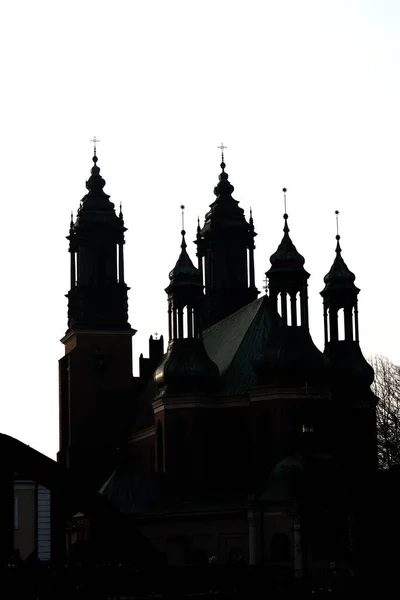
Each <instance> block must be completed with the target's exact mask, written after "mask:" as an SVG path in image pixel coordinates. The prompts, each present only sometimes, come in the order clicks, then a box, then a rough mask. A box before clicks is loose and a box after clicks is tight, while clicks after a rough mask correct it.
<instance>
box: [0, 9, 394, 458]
mask: <svg viewBox="0 0 400 600" xmlns="http://www.w3.org/2000/svg"><path fill="white" fill-rule="evenodd" d="M399 27H400V3H399V2H397V1H389V0H375V1H368V0H359V1H356V0H343V1H342V0H337V1H334V0H324V1H323V2H322V1H321V0H316V1H313V0H302V1H301V2H300V0H293V1H290V0H279V1H277V0H274V1H273V0H262V1H259V2H258V1H252V0H246V1H244V0H242V1H241V2H236V1H234V0H227V1H224V0H211V1H205V0H202V1H201V2H195V1H190V0H183V1H177V0H169V1H168V2H166V1H165V0H160V1H157V0H145V1H137V0H130V1H124V0H115V1H114V2H109V1H106V2H103V1H101V0H97V1H94V2H93V1H91V0H84V1H82V0H79V1H75V2H73V1H71V0H70V2H68V3H65V2H60V1H54V0H52V1H48V2H45V1H42V0H35V2H31V1H30V0H27V1H18V0H14V1H13V2H6V3H3V4H2V6H1V9H0V55H1V62H0V84H1V87H0V89H1V96H0V106H1V111H0V134H1V135H0V165H1V172H0V173H1V175H0V185H1V222H2V226H1V235H0V244H1V247H0V252H1V271H2V277H1V295H0V301H1V305H0V315H1V318H2V322H1V338H2V343H1V367H2V368H1V378H0V386H1V402H0V421H1V426H0V430H1V431H2V432H4V433H8V434H10V435H13V436H15V437H17V438H19V439H21V440H23V441H24V442H26V443H28V444H30V445H31V446H33V447H35V448H37V449H39V450H41V451H42V452H44V453H45V454H47V455H49V456H51V457H55V454H56V451H57V449H58V364H57V361H58V358H60V357H61V356H62V354H63V346H62V345H61V344H60V342H59V340H60V338H61V337H62V335H63V334H64V332H65V330H66V318H67V317H66V298H65V296H64V294H65V293H66V292H67V291H68V287H69V256H68V251H67V241H66V239H65V236H66V235H67V234H68V226H69V220H70V211H71V209H72V210H74V211H75V210H76V209H77V208H78V206H79V200H80V198H81V197H82V196H83V195H84V194H85V185H84V184H85V181H86V179H88V177H89V172H90V167H91V156H92V144H90V142H89V140H90V139H91V138H92V137H93V136H94V135H96V136H97V137H98V138H99V139H100V144H99V146H98V155H99V166H100V167H101V173H102V175H103V176H104V178H105V179H106V181H107V185H106V188H105V190H106V192H107V193H109V194H110V195H111V200H112V201H114V202H115V203H116V205H118V204H119V202H120V201H122V203H123V210H124V216H125V222H126V225H127V227H128V228H129V231H128V232H127V244H126V247H125V248H126V253H125V262H126V280H127V282H128V284H129V285H130V286H131V291H130V296H129V298H130V305H129V306H130V322H131V325H132V327H134V328H135V329H137V330H138V333H137V335H136V336H135V338H134V352H135V362H134V370H135V372H137V360H138V356H139V353H140V352H142V351H143V352H144V353H145V355H147V348H148V345H147V344H148V342H147V340H148V337H149V335H150V334H152V333H155V332H156V331H157V332H159V333H165V330H166V297H165V293H164V288H165V287H166V285H167V282H168V272H169V270H170V269H171V268H172V267H173V265H174V264H175V261H176V259H177V256H178V252H179V244H180V236H179V231H180V228H181V225H180V210H179V206H180V204H182V203H183V204H185V205H186V207H187V210H186V229H187V231H188V240H189V241H190V240H193V239H194V237H195V230H196V220H197V216H198V215H200V217H201V219H202V220H203V218H204V214H205V213H206V211H207V208H208V205H209V204H210V203H211V202H212V201H213V199H214V195H213V187H214V185H215V184H216V183H217V176H218V174H219V172H220V169H219V162H220V154H219V150H217V146H218V145H219V144H220V143H221V141H223V142H224V144H225V145H226V146H227V147H228V148H227V150H226V153H225V157H226V162H227V172H228V173H229V177H230V180H231V182H232V183H233V185H234V186H235V193H234V197H235V198H236V199H238V200H240V202H241V206H242V207H243V208H244V209H245V211H246V213H247V214H248V210H249V208H250V206H252V208H253V214H254V220H255V225H256V231H257V232H258V234H259V235H258V237H257V240H256V241H257V250H256V276H257V285H258V287H259V289H260V290H262V286H263V280H264V272H265V271H266V270H267V269H268V266H269V256H270V254H271V253H272V252H273V251H275V249H276V247H277V244H278V243H279V241H280V239H281V236H282V227H283V220H282V213H283V200H282V192H281V189H282V187H283V186H286V187H287V188H288V212H289V215H290V221H289V224H290V228H291V235H292V239H293V241H294V242H295V244H296V246H297V248H298V250H299V251H300V252H301V253H302V254H303V255H304V256H305V258H306V268H307V270H308V271H309V272H310V273H311V275H312V277H311V278H310V289H309V292H310V293H309V295H310V314H311V330H312V333H313V336H314V340H315V342H316V343H317V345H318V346H319V347H320V348H322V345H323V332H322V304H321V298H320V296H319V291H320V290H321V289H322V287H323V281H322V280H323V276H324V275H325V273H326V272H327V271H328V269H329V268H330V265H331V263H332V261H333V258H334V248H335V239H334V236H335V233H336V232H335V219H334V210H335V209H339V210H340V212H341V215H340V233H341V235H342V240H341V241H342V248H343V256H344V258H345V260H346V262H347V264H348V266H349V267H350V268H351V269H352V270H353V271H354V272H355V273H356V275H357V279H356V283H357V285H358V286H359V287H360V288H361V290H362V291H361V295H360V306H359V308H360V335H361V343H362V348H363V350H364V354H366V355H369V354H372V353H382V354H385V355H387V356H388V357H389V358H390V359H391V360H392V361H394V362H397V363H400V347H399V343H398V340H399V335H400V310H399V281H398V278H399V274H398V255H399V230H398V219H399V213H400V209H399V192H400V180H399V161H400V156H399V154H400V153H399V139H400V117H399V115H400V108H399V107H400V70H399V64H400V36H399V35H398V31H399ZM188 250H189V251H190V253H191V256H192V258H193V259H194V258H195V249H194V245H192V244H189V247H188Z"/></svg>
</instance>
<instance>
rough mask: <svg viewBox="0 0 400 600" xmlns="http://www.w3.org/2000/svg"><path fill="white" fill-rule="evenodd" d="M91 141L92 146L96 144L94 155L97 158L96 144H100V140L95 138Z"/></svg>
mask: <svg viewBox="0 0 400 600" xmlns="http://www.w3.org/2000/svg"><path fill="white" fill-rule="evenodd" d="M90 141H91V142H92V144H94V155H95V156H96V144H98V143H99V141H100V140H98V139H97V137H96V136H94V137H93V139H92V140H90Z"/></svg>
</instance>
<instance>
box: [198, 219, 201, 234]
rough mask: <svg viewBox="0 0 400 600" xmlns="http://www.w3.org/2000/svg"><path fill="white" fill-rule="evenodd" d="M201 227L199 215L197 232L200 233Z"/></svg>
mask: <svg viewBox="0 0 400 600" xmlns="http://www.w3.org/2000/svg"><path fill="white" fill-rule="evenodd" d="M200 231H201V228H200V217H197V233H200Z"/></svg>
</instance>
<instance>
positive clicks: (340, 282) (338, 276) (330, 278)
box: [323, 210, 359, 293]
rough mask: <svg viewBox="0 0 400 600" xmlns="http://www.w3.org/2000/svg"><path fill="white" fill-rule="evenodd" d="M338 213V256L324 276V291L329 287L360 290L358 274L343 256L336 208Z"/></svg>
mask: <svg viewBox="0 0 400 600" xmlns="http://www.w3.org/2000/svg"><path fill="white" fill-rule="evenodd" d="M335 215H336V238H335V239H336V250H335V252H336V256H335V260H334V261H333V264H332V266H331V268H330V270H329V272H328V273H327V274H326V275H325V277H324V283H325V284H326V285H325V288H324V290H323V293H325V292H326V291H327V290H328V289H332V288H336V289H340V288H342V289H349V290H354V291H357V293H358V292H359V289H358V288H357V287H356V286H355V285H354V281H355V279H356V276H355V275H354V273H352V272H351V271H350V269H349V268H348V266H347V265H346V263H345V262H344V260H343V257H342V248H341V246H340V235H339V211H338V210H335Z"/></svg>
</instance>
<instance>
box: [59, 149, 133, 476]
mask: <svg viewBox="0 0 400 600" xmlns="http://www.w3.org/2000/svg"><path fill="white" fill-rule="evenodd" d="M94 141H95V142H96V140H94ZM97 162H98V157H97V154H96V145H95V147H94V156H93V167H92V169H91V176H90V178H89V180H88V181H87V182H86V188H87V190H88V193H87V194H86V195H85V196H84V197H83V199H82V201H81V204H80V207H79V209H78V211H77V216H76V220H75V221H74V220H73V219H71V224H70V231H69V236H68V237H67V239H68V240H69V252H70V257H71V267H70V271H71V283H70V290H69V292H68V294H67V298H68V329H67V332H66V334H65V335H64V337H63V338H62V340H61V341H62V343H63V344H64V346H65V356H63V358H61V360H60V361H59V401H60V450H59V452H58V461H59V462H61V463H62V464H64V465H65V466H67V467H69V468H71V469H74V470H76V471H79V472H80V473H81V474H82V475H84V476H85V477H86V478H88V479H91V480H92V481H93V483H94V484H96V485H98V484H99V485H101V484H102V483H104V481H105V478H106V477H107V476H108V475H109V474H110V472H111V469H112V465H113V463H114V459H115V453H116V451H117V448H118V446H119V445H120V443H121V442H122V441H123V438H124V434H125V426H126V424H129V422H130V418H129V417H130V415H131V412H132V401H133V399H132V386H133V374H132V336H133V335H134V334H135V330H133V329H132V328H131V326H130V324H129V322H128V289H129V288H128V286H127V285H126V283H125V277H124V243H125V241H124V234H125V231H126V228H125V226H124V221H123V216H122V211H121V210H120V212H119V215H117V214H116V212H115V209H114V204H113V203H112V202H110V199H109V198H110V197H109V196H108V195H107V194H106V193H105V192H104V190H103V188H104V186H105V181H104V179H103V178H102V177H101V175H100V169H99V167H98V166H97Z"/></svg>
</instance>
